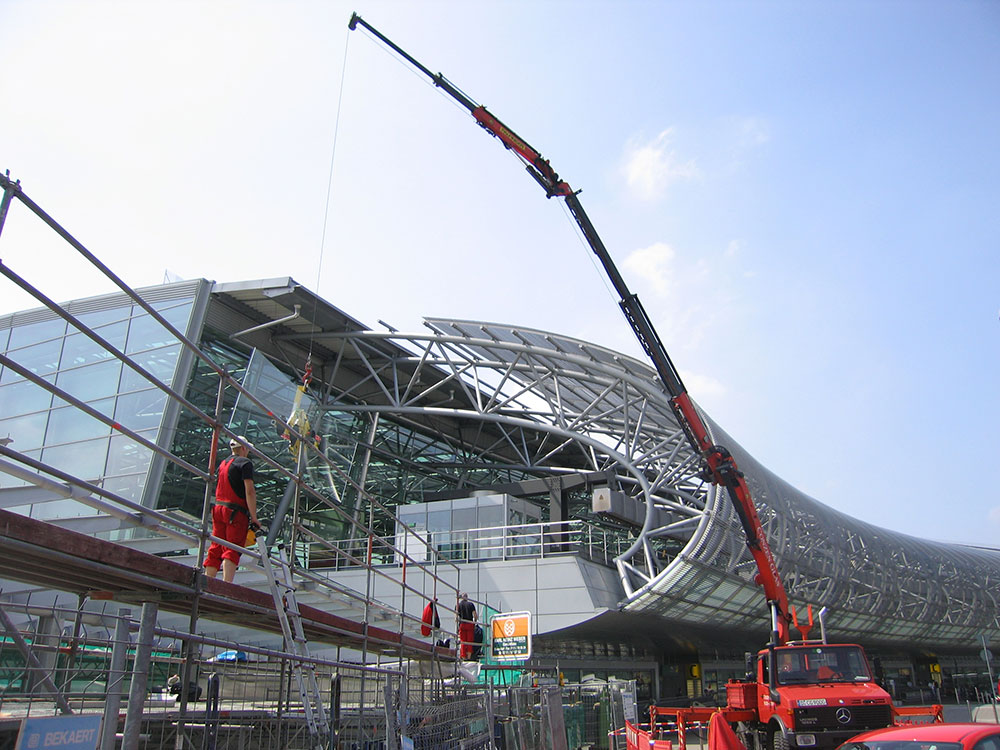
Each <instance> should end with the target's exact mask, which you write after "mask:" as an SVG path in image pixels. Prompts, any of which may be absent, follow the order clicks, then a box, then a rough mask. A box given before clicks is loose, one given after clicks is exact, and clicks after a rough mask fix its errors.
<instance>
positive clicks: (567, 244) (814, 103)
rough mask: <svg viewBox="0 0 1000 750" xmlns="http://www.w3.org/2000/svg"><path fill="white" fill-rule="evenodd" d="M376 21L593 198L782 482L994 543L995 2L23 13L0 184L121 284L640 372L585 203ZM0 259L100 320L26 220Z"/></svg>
mask: <svg viewBox="0 0 1000 750" xmlns="http://www.w3.org/2000/svg"><path fill="white" fill-rule="evenodd" d="M352 10H356V11H358V12H359V13H360V14H361V15H362V16H363V17H364V18H365V19H366V20H368V21H369V22H370V23H372V24H373V25H374V26H375V27H377V28H379V29H380V30H381V31H382V32H383V33H385V34H386V35H387V36H389V37H390V38H391V39H393V40H394V41H395V42H396V43H397V44H399V45H400V46H401V47H403V48H404V49H406V50H407V51H408V52H410V54H412V55H413V56H414V57H416V58H417V59H419V60H420V61H421V62H423V63H424V65H426V66H427V67H428V68H430V69H431V70H433V71H441V72H443V73H444V74H445V75H446V76H447V77H448V78H449V79H451V80H452V81H453V82H454V83H455V84H456V85H458V86H459V87H460V88H462V89H463V90H464V91H466V92H467V93H468V94H469V95H470V96H471V97H472V98H473V99H475V100H477V101H479V102H481V103H483V104H485V105H486V106H487V107H489V109H490V110H491V111H492V112H493V113H494V114H495V115H496V116H498V117H499V118H500V119H502V120H503V121H504V122H506V123H507V124H508V125H509V126H510V127H512V128H513V129H514V130H515V131H517V132H518V133H519V134H520V135H521V136H522V137H524V138H525V139H526V140H527V141H528V142H529V143H531V144H532V145H533V146H535V147H536V148H537V149H538V150H539V151H541V152H542V153H543V154H544V155H545V156H546V157H547V158H549V159H550V160H551V163H552V165H553V167H554V168H555V169H556V170H557V171H558V172H559V173H560V174H561V175H562V177H563V178H564V179H566V180H567V181H568V182H569V183H570V185H571V186H573V187H574V188H576V189H582V191H583V192H582V193H581V195H580V199H581V201H582V202H583V205H584V207H585V208H586V210H587V212H588V214H589V215H590V217H591V219H592V220H593V221H594V223H595V225H596V226H597V229H598V231H599V232H600V234H601V236H602V237H603V239H604V241H605V243H606V244H607V246H608V247H609V249H610V251H611V253H612V255H613V256H614V257H615V259H616V261H617V262H618V264H619V266H620V268H621V271H622V273H623V274H624V276H625V277H626V280H627V281H628V283H629V284H630V285H631V286H632V288H633V290H634V291H636V292H638V294H639V295H640V297H641V298H642V300H643V302H644V304H645V306H646V308H647V310H648V311H649V313H650V315H651V316H652V318H653V319H654V323H655V324H656V326H657V328H658V330H659V333H660V335H661V337H662V338H663V340H664V342H665V344H666V345H667V348H668V350H669V351H670V354H671V356H672V357H673V359H674V361H675V363H676V365H677V366H678V367H679V368H680V370H681V372H682V375H683V377H684V378H685V382H686V383H687V386H688V388H689V390H690V391H691V393H692V395H693V397H694V398H695V399H696V400H697V401H698V402H699V403H701V404H702V405H703V406H705V408H706V409H707V410H708V411H709V413H710V414H711V415H712V416H713V418H714V419H715V420H716V421H717V422H719V423H720V424H721V425H722V426H723V427H724V428H725V429H726V430H727V431H728V432H729V433H730V434H731V435H733V437H734V438H735V439H736V440H738V441H739V442H740V443H741V444H743V445H744V446H745V447H746V448H747V449H748V450H749V451H750V452H751V453H753V454H754V455H755V456H756V457H757V458H758V459H759V460H761V461H762V462H763V463H764V464H765V465H766V466H768V467H769V468H770V469H772V470H773V471H775V472H776V473H777V474H778V475H780V476H781V477H783V478H784V479H786V480H787V481H789V482H791V483H792V484H793V485H795V486H797V487H799V488H800V489H802V490H803V491H805V492H807V493H809V494H811V495H812V496H814V497H816V498H817V499H818V500H820V501H821V502H824V503H826V504H827V505H830V506H832V507H835V508H837V509H839V510H842V511H844V512H846V513H849V514H851V515H853V516H856V517H858V518H861V519H863V520H865V521H868V522H871V523H875V524H878V525H880V526H885V527H887V528H891V529H895V530H898V531H903V532H905V533H909V534H913V535H916V536H921V537H928V538H933V539H940V540H947V541H961V542H970V543H981V544H989V545H996V544H997V537H998V532H1000V491H998V489H997V484H998V483H997V482H996V481H995V479H994V477H993V473H994V471H995V468H996V466H997V464H998V458H1000V455H998V453H1000V451H998V427H997V424H998V422H1000V408H998V407H1000V398H998V396H997V376H996V373H997V372H1000V346H998V336H1000V320H998V310H1000V283H998V282H1000V252H998V247H997V244H998V238H1000V218H998V216H1000V212H998V211H997V208H996V206H997V205H998V203H1000V176H998V175H1000V147H998V145H997V141H998V133H1000V96H998V95H1000V84H998V81H1000V3H996V2H969V1H962V2H890V1H881V2H879V1H876V2H850V1H848V2H825V1H822V0H820V1H817V2H704V3H703V2H697V3H696V2H610V1H608V2H603V1H602V2H569V1H568V0H567V1H559V2H556V1H553V2H530V3H529V2H503V3H500V2H480V3H470V2H420V3H418V2H379V1H377V0H370V1H365V0H356V2H295V1H292V2H281V3H279V2H232V3H222V2H197V3H196V2H132V3H128V2H65V3H60V2H54V1H50V0H43V1H42V2H27V1H26V0H0V49H3V50H4V59H5V63H4V72H3V73H2V74H0V103H2V109H3V112H4V116H3V117H0V169H9V170H10V172H11V176H12V177H14V178H16V179H20V180H21V182H22V185H23V187H24V190H25V192H26V193H27V194H28V195H29V196H30V197H31V198H32V199H34V200H35V201H37V202H38V203H40V204H41V205H42V206H43V207H44V208H45V209H46V210H47V211H48V212H49V213H51V214H52V215H53V216H54V217H55V218H56V219H57V220H58V221H60V222H61V223H62V224H63V225H64V226H65V227H66V228H67V229H68V230H69V231H70V232H71V233H73V234H74V235H75V236H76V237H77V238H78V239H79V240H80V241H81V242H83V243H84V244H85V245H86V246H87V247H88V248H89V249H90V250H91V251H93V252H94V253H95V254H96V255H97V256H98V257H100V258H101V259H102V260H103V261H105V262H106V263H107V264H108V265H109V266H111V268H112V269H114V270H115V272H116V273H118V274H119V275H121V276H122V277H123V278H124V279H125V280H126V281H127V282H128V283H129V284H131V285H133V286H142V285H146V284H155V283H159V282H161V281H162V280H163V278H164V273H165V271H167V270H169V271H170V272H171V273H172V274H174V275H176V276H179V277H182V278H195V277H205V278H210V279H216V280H219V281H237V280H242V279H252V278H269V277H277V276H292V277H294V278H295V279H296V280H297V281H299V282H300V283H303V284H305V285H306V286H308V287H310V288H313V289H317V290H318V291H319V292H320V294H322V295H323V296H324V297H326V298H327V299H328V300H330V301H331V302H332V303H333V304H335V305H337V306H339V307H341V308H342V309H344V310H345V311H347V312H348V313H349V314H351V315H353V316H355V317H356V318H358V319H360V320H361V321H363V322H365V323H367V324H369V325H372V326H376V325H377V321H378V320H380V319H381V320H385V321H387V322H388V323H390V324H392V325H393V326H395V327H396V328H399V329H402V330H416V329H418V328H419V327H420V320H421V318H422V316H446V317H455V318H471V319H482V320H488V321H495V322H504V323H513V324H519V325H527V326H532V327H537V328H542V329H547V330H552V331H555V332H558V333H562V334H566V335H571V336H578V337H580V338H584V339H588V340H591V341H595V342H597V343H601V344H604V345H607V346H610V347H613V348H616V349H619V350H621V351H624V352H626V353H629V354H633V355H635V356H639V350H638V347H637V345H636V344H635V343H634V341H633V340H632V334H631V332H630V329H629V328H628V326H627V325H626V323H625V322H624V320H623V318H622V316H621V313H620V311H619V310H618V307H617V305H616V300H615V298H614V297H613V296H612V295H611V294H610V292H609V291H608V289H607V286H606V284H605V282H604V278H603V274H602V273H601V272H600V271H599V270H598V269H597V267H596V266H595V264H594V262H593V261H592V257H591V253H590V251H589V250H588V249H587V248H586V247H585V246H584V245H583V243H582V241H581V240H580V239H579V237H578V235H577V233H576V231H575V229H574V227H573V225H572V223H571V221H570V220H569V219H568V217H567V214H566V212H565V210H564V208H563V206H562V205H561V203H560V202H558V201H556V200H546V199H545V197H544V194H543V193H542V191H541V190H540V189H539V187H538V186H537V185H536V184H535V183H534V182H533V181H532V180H531V179H530V178H528V176H527V175H526V174H525V173H524V171H523V169H522V168H521V166H520V165H519V163H518V162H517V161H516V160H514V158H513V157H512V156H511V155H509V154H507V153H505V151H504V150H503V148H501V147H500V145H499V144H498V142H496V141H494V140H493V139H491V138H489V137H488V136H486V135H485V134H484V133H483V132H482V131H481V130H480V129H479V128H478V127H476V126H475V124H474V122H473V121H472V120H471V118H470V117H469V116H468V114H467V113H466V112H465V111H464V110H463V109H461V108H459V107H457V106H455V105H453V103H452V102H451V101H450V100H449V99H448V98H447V97H445V96H444V95H443V94H442V93H441V92H440V91H437V90H435V89H434V88H433V86H431V85H430V84H429V83H427V82H426V81H425V80H424V79H423V78H421V77H420V76H419V75H418V74H414V73H413V72H412V71H411V70H410V69H408V68H407V67H406V66H405V65H404V64H402V63H401V62H400V61H399V60H398V58H396V57H394V56H393V55H391V54H388V53H387V52H386V50H385V49H384V48H383V47H382V46H381V45H380V44H378V43H376V42H374V41H373V40H372V39H371V38H369V37H367V36H365V35H364V33H363V32H361V31H357V32H353V33H349V32H348V31H347V22H348V19H349V18H350V14H351V11H352ZM334 147H335V148H334ZM331 165H332V169H331ZM328 194H329V201H328V200H327V197H328ZM324 226H325V227H326V231H325V234H324ZM0 258H2V259H3V261H4V263H5V264H7V265H9V266H10V267H11V268H12V269H13V270H14V271H16V272H17V273H19V274H21V275H22V276H25V277H26V278H28V279H29V280H30V281H32V282H33V283H35V284H36V285H38V286H40V287H41V288H42V289H43V290H44V291H46V293H48V294H49V295H50V296H52V297H55V298H58V299H70V298H76V297H82V296H88V295H90V294H93V293H98V292H102V291H107V290H108V289H109V286H108V284H107V282H102V281H101V280H100V279H99V278H97V277H96V276H95V275H94V274H93V273H92V272H90V271H88V270H87V269H84V268H81V267H79V265H78V264H77V263H76V262H75V261H74V260H73V259H72V257H71V256H70V255H69V254H68V252H67V250H66V249H65V248H64V247H63V246H62V245H61V244H60V243H58V242H55V241H54V240H53V239H52V238H51V237H50V236H48V234H47V233H45V232H43V231H41V229H40V228H39V227H38V226H37V221H34V220H33V219H31V218H30V217H29V216H28V215H27V212H26V211H24V210H18V207H17V206H15V207H14V209H12V211H11V215H10V216H9V217H8V221H7V225H6V226H5V228H4V231H3V235H2V236H0ZM2 284H3V286H0V312H9V311H11V310H16V309H21V308H23V307H26V306H29V305H30V304H31V303H30V302H29V301H28V300H26V299H25V298H24V297H22V296H21V295H20V294H19V293H17V292H16V291H15V290H13V288H12V287H10V286H9V285H7V282H6V281H4V282H2Z"/></svg>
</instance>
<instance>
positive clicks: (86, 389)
mask: <svg viewBox="0 0 1000 750" xmlns="http://www.w3.org/2000/svg"><path fill="white" fill-rule="evenodd" d="M121 370H122V363H121V362H119V361H118V360H117V359H112V360H110V361H108V362H100V363H98V364H96V365H87V366H86V367H76V368H74V369H72V370H65V371H63V372H60V373H59V375H58V377H56V385H57V386H59V387H60V388H62V389H63V390H64V391H66V392H67V393H68V394H70V395H71V396H76V398H78V399H80V400H81V401H93V400H94V399H97V398H104V397H106V396H113V395H115V394H116V393H117V392H118V378H119V376H120V375H121Z"/></svg>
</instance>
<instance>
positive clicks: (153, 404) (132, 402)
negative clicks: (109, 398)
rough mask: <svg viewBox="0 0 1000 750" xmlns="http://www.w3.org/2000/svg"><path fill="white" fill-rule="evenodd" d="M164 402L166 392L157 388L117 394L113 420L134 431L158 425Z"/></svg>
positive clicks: (165, 400) (165, 401)
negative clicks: (122, 394) (121, 394)
mask: <svg viewBox="0 0 1000 750" xmlns="http://www.w3.org/2000/svg"><path fill="white" fill-rule="evenodd" d="M166 403H167V394H165V393H164V392H163V391H161V390H159V389H158V388H153V389H149V390H145V391H135V392H134V393H129V394H126V395H124V396H119V397H118V404H117V405H116V406H115V421H116V422H119V423H121V424H123V425H125V426H126V427H128V428H129V429H130V430H135V431H136V432H138V431H139V430H145V429H149V428H151V427H159V426H160V418H161V417H162V416H163V406H164V404H166Z"/></svg>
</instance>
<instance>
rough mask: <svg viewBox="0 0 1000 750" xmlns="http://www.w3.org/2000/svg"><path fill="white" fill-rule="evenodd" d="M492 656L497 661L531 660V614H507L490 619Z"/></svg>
mask: <svg viewBox="0 0 1000 750" xmlns="http://www.w3.org/2000/svg"><path fill="white" fill-rule="evenodd" d="M490 634H491V635H492V638H491V639H490V641H491V642H490V654H491V655H492V656H493V658H494V659H495V660H496V661H525V660H526V659H530V658H531V613H530V612H506V613H501V614H498V615H493V617H492V618H490Z"/></svg>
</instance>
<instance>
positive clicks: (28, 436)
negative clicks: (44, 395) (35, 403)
mask: <svg viewBox="0 0 1000 750" xmlns="http://www.w3.org/2000/svg"><path fill="white" fill-rule="evenodd" d="M8 387H9V386H8ZM0 390H3V389H0ZM0 413H4V412H2V411H0ZM48 417H49V413H48V412H47V411H42V412H36V413H35V414H29V415H28V416H26V417H14V418H13V419H0V437H10V438H13V439H14V442H13V443H11V446H10V447H11V448H13V449H14V450H16V451H20V452H21V453H24V452H25V451H27V450H31V449H33V448H41V447H42V444H43V441H44V438H45V422H46V420H47V419H48Z"/></svg>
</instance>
